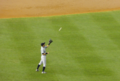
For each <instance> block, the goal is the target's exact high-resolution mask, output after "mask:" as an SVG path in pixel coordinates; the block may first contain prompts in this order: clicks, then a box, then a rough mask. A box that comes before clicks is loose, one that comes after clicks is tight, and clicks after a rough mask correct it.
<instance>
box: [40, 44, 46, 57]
mask: <svg viewBox="0 0 120 81" xmlns="http://www.w3.org/2000/svg"><path fill="white" fill-rule="evenodd" d="M46 48H47V46H45V47H42V46H41V56H42V55H43V54H42V53H46ZM44 56H46V55H44Z"/></svg>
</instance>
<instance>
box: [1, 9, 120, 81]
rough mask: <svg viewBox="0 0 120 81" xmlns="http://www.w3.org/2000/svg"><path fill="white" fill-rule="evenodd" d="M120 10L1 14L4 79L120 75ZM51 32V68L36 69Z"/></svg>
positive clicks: (103, 79)
mask: <svg viewBox="0 0 120 81" xmlns="http://www.w3.org/2000/svg"><path fill="white" fill-rule="evenodd" d="M119 14H120V11H113V12H102V13H89V14H77V15H66V16H54V17H39V18H11V19H0V81H120V70H119V69H120V55H119V54H120V15H119ZM60 27H62V30H61V31H60V32H59V31H58V30H59V28H60ZM50 38H51V39H53V41H54V42H53V43H52V44H51V45H50V47H49V48H48V49H47V51H48V52H50V54H49V55H47V68H46V72H47V74H41V70H42V66H41V67H40V72H35V70H36V67H37V64H38V63H39V61H40V43H41V42H46V44H47V43H48V40H49V39H50Z"/></svg>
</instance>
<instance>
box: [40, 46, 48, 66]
mask: <svg viewBox="0 0 120 81" xmlns="http://www.w3.org/2000/svg"><path fill="white" fill-rule="evenodd" d="M46 48H47V46H45V47H42V46H41V60H40V63H39V65H41V64H42V63H43V67H46V55H43V53H46Z"/></svg>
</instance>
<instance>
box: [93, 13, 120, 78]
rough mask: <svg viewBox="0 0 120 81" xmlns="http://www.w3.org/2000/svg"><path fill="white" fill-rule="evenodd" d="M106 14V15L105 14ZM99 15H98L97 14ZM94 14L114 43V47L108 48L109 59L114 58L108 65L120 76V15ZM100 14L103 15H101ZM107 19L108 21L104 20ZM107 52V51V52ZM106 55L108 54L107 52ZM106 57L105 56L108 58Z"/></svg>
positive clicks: (97, 22) (94, 17) (96, 20)
mask: <svg viewBox="0 0 120 81" xmlns="http://www.w3.org/2000/svg"><path fill="white" fill-rule="evenodd" d="M103 14H104V15H103ZM97 15H98V16H97ZM97 15H96V14H92V17H93V19H94V20H95V22H96V24H98V25H99V26H100V27H101V28H102V29H103V30H104V31H105V32H106V34H107V35H108V37H109V39H110V40H111V42H109V43H111V44H113V46H111V47H114V46H116V47H114V49H112V50H108V51H107V52H108V54H109V59H114V60H113V61H112V62H110V63H108V66H109V67H110V68H111V69H113V70H114V72H115V74H116V76H120V72H119V71H118V70H117V69H118V68H120V65H119V62H120V60H119V58H120V56H119V54H120V43H119V38H120V37H119V35H120V22H119V19H118V18H119V16H118V17H116V16H115V15H112V14H111V13H100V14H97ZM99 15H102V16H101V17H99ZM103 19H104V21H106V23H105V22H104V21H101V20H103ZM107 52H106V53H107ZM106 53H105V54H104V53H103V54H104V56H105V55H106V57H107V56H108V55H107V54H106ZM106 57H105V58H106Z"/></svg>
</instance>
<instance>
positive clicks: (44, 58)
mask: <svg viewBox="0 0 120 81" xmlns="http://www.w3.org/2000/svg"><path fill="white" fill-rule="evenodd" d="M45 67H46V56H44V57H43V70H42V73H46V72H45Z"/></svg>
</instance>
